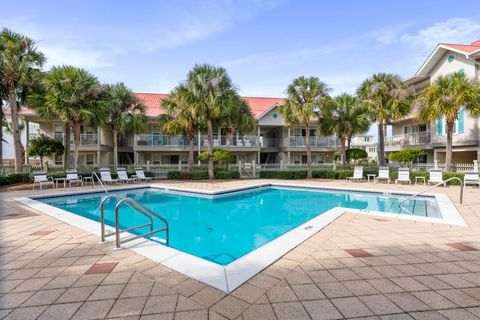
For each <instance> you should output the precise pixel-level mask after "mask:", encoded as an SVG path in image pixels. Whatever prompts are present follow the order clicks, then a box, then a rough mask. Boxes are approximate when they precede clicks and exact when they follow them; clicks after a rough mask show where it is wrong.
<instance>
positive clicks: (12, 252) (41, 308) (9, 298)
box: [0, 180, 480, 320]
mask: <svg viewBox="0 0 480 320" xmlns="http://www.w3.org/2000/svg"><path fill="white" fill-rule="evenodd" d="M259 182H265V183H268V182H269V181H267V180H252V181H226V182H213V183H211V182H166V183H167V184H169V185H171V186H172V187H184V188H193V189H198V190H210V191H215V190H220V189H225V188H234V187H242V186H247V185H251V184H258V183H259ZM288 182H291V181H288ZM295 183H298V184H312V183H313V184H318V185H321V186H325V187H352V188H359V187H360V188H365V189H378V190H384V189H388V190H392V191H395V192H397V191H404V192H409V191H410V192H415V191H420V190H422V189H424V186H406V185H404V186H394V185H386V184H373V183H347V182H345V181H331V180H309V181H295ZM78 190H81V189H79V188H72V189H71V190H70V189H66V190H64V189H58V190H57V189H56V190H55V193H62V192H69V191H78ZM85 190H88V191H89V190H91V189H89V188H85ZM434 192H435V193H443V194H446V195H447V196H449V198H450V199H451V200H452V201H453V203H454V204H455V205H456V207H457V209H458V210H459V212H460V213H461V214H462V216H463V218H464V219H465V221H466V222H467V223H468V227H459V226H452V225H445V224H443V225H442V224H433V223H428V222H419V221H410V220H404V219H397V218H395V217H392V218H386V217H377V216H368V215H364V214H359V213H347V214H344V215H343V216H341V217H340V218H338V219H337V220H335V221H334V222H333V223H331V224H329V225H328V226H327V227H325V228H324V229H323V230H321V231H320V232H318V233H316V234H315V235H313V236H312V237H311V238H309V239H308V240H306V241H305V242H303V243H301V244H300V245H299V246H297V247H296V248H294V249H293V250H292V251H290V252H289V253H287V254H286V255H284V256H283V257H281V258H280V259H279V260H277V261H276V262H275V263H274V264H272V265H270V266H269V267H267V268H266V269H265V270H263V271H262V272H260V273H259V274H257V275H256V276H255V277H253V278H252V279H250V280H248V281H247V282H246V283H245V284H243V285H241V286H240V287H239V288H237V289H236V290H235V291H233V292H231V293H230V294H226V293H224V292H222V291H220V290H217V289H214V288H212V287H210V286H208V285H205V284H203V283H201V282H199V281H196V280H193V279H191V278H188V277H186V276H184V275H182V274H180V273H178V272H176V271H173V270H171V269H169V268H167V267H165V266H162V265H160V264H158V263H155V262H153V261H151V260H149V259H146V258H144V257H143V256H140V255H137V254H135V253H134V252H132V251H130V250H121V251H115V252H113V251H112V246H111V245H108V246H105V245H99V244H98V242H99V238H98V236H94V235H91V234H89V233H87V232H85V231H82V230H79V229H77V228H75V227H72V226H70V225H67V224H65V223H62V222H60V221H58V220H56V219H54V218H51V217H49V216H47V215H44V214H41V213H38V212H36V211H34V210H31V209H29V208H27V207H25V206H22V205H21V204H19V203H17V202H16V201H14V200H13V199H14V198H16V197H25V196H31V195H32V194H35V195H40V194H49V193H51V190H46V191H45V190H44V191H35V192H34V193H32V191H31V190H29V191H17V192H8V193H0V198H1V202H0V212H1V215H0V219H1V226H2V233H1V234H0V239H1V244H0V249H1V251H0V254H1V256H0V264H1V270H2V272H1V273H0V295H1V296H0V318H2V317H5V318H6V319H17V318H23V319H29V318H31V319H36V318H44V319H69V318H74V319H98V318H125V319H127V318H128V319H139V318H142V319H174V318H175V319H224V318H226V319H244V320H247V319H344V318H348V319H353V318H361V317H367V318H366V319H480V318H479V317H480V251H478V250H474V249H480V190H478V189H474V188H471V187H469V188H467V189H466V190H465V198H464V204H463V205H461V206H460V205H459V204H458V192H459V188H458V187H449V188H445V189H444V188H438V189H435V190H434Z"/></svg>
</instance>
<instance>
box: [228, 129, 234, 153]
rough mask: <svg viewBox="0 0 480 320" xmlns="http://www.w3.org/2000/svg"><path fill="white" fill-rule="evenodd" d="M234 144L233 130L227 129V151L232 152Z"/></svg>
mask: <svg viewBox="0 0 480 320" xmlns="http://www.w3.org/2000/svg"><path fill="white" fill-rule="evenodd" d="M232 142H233V130H232V128H227V150H230V146H231V145H232Z"/></svg>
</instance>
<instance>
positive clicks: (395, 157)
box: [388, 148, 424, 165]
mask: <svg viewBox="0 0 480 320" xmlns="http://www.w3.org/2000/svg"><path fill="white" fill-rule="evenodd" d="M423 154H424V152H423V150H422V149H420V148H409V149H405V150H402V151H397V152H394V153H392V154H390V156H389V157H388V159H389V160H390V161H395V162H399V163H400V164H402V165H405V164H408V165H411V164H412V163H413V161H415V159H417V158H418V157H420V156H422V155H423Z"/></svg>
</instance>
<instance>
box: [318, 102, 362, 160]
mask: <svg viewBox="0 0 480 320" xmlns="http://www.w3.org/2000/svg"><path fill="white" fill-rule="evenodd" d="M319 125H320V131H321V132H322V133H323V134H324V135H332V134H334V133H336V134H337V137H338V139H339V140H340V146H341V149H342V165H343V166H344V167H345V165H346V159H347V149H350V142H351V139H352V136H353V135H354V134H357V133H364V132H366V131H368V129H369V127H370V115H369V114H368V109H367V108H366V107H365V106H364V105H363V104H361V103H359V101H358V100H357V98H356V97H354V96H351V95H349V94H346V93H344V94H341V95H339V96H337V97H335V98H334V99H331V100H329V103H326V104H325V105H324V107H323V109H322V117H320V119H319Z"/></svg>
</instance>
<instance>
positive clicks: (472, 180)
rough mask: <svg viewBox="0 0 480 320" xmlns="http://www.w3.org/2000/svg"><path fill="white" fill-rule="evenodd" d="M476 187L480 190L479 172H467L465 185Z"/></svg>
mask: <svg viewBox="0 0 480 320" xmlns="http://www.w3.org/2000/svg"><path fill="white" fill-rule="evenodd" d="M468 184H471V185H476V186H478V187H479V188H480V178H479V176H478V172H475V171H465V176H464V177H463V185H465V186H466V185H468Z"/></svg>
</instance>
